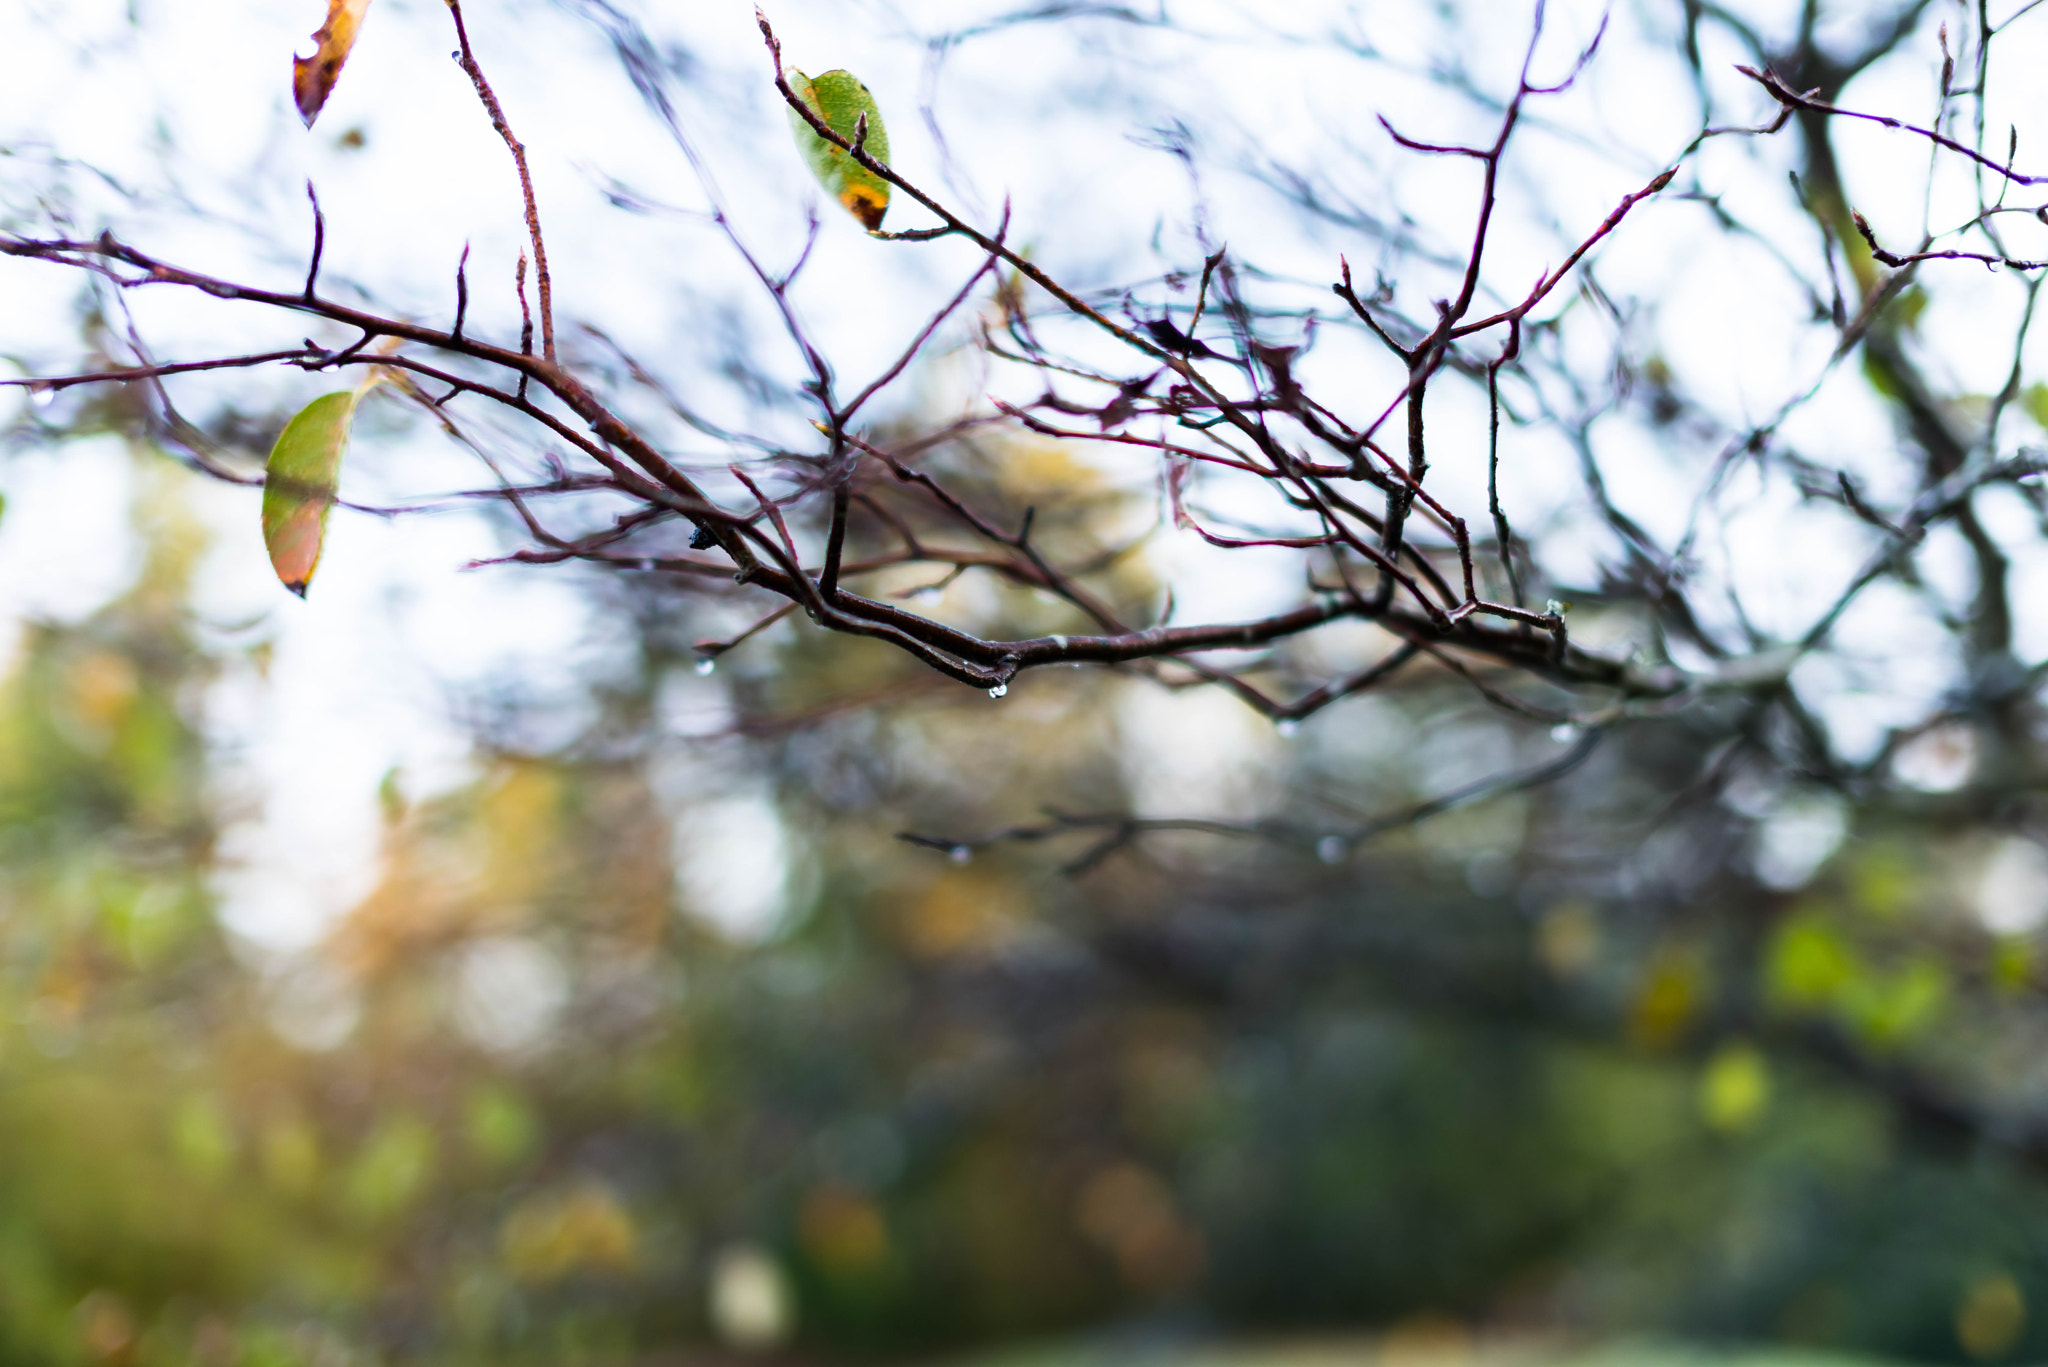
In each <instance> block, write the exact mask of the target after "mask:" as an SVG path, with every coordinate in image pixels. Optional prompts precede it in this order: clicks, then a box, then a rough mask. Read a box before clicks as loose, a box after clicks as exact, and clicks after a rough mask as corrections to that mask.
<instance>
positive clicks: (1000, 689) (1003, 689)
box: [988, 683, 1010, 698]
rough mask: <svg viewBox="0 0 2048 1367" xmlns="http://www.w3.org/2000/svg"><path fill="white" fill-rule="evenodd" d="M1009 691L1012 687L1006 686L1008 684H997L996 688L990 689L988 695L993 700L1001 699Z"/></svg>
mask: <svg viewBox="0 0 2048 1367" xmlns="http://www.w3.org/2000/svg"><path fill="white" fill-rule="evenodd" d="M1009 691H1010V686H1009V685H1008V684H1006V683H999V684H997V685H996V686H995V687H994V688H991V689H990V690H989V691H988V695H989V696H990V697H991V698H1000V697H1002V696H1003V694H1005V693H1007V692H1009Z"/></svg>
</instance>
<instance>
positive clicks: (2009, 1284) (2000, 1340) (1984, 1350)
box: [1956, 1272, 2027, 1362]
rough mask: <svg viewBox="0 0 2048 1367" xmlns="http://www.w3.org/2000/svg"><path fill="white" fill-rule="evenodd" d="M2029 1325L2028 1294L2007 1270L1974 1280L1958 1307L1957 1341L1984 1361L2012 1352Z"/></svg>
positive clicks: (1966, 1350)
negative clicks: (2023, 1292)
mask: <svg viewBox="0 0 2048 1367" xmlns="http://www.w3.org/2000/svg"><path fill="white" fill-rule="evenodd" d="M2026 1327H2027V1302H2026V1297H2025V1296H2023V1295H2022V1294H2021V1293H2020V1288H2019V1283H2018V1282H2015V1281H2014V1280H2013V1279H2012V1278H2011V1277H2010V1276H2008V1275H2007V1274H2005V1273H2003V1272H2000V1273H1996V1274H1994V1275H1992V1276H1989V1277H1984V1278H1981V1279H1980V1280H1978V1281H1976V1282H1973V1283H1971V1285H1970V1286H1969V1288H1968V1289H1967V1290H1966V1291H1964V1292H1963V1299H1962V1303H1961V1304H1960V1305H1958V1306H1957V1307H1956V1342H1957V1343H1959V1344H1961V1345H1962V1348H1963V1351H1964V1352H1966V1353H1968V1354H1969V1355H1970V1356H1971V1357H1973V1358H1976V1359H1977V1360H1978V1361H1980V1362H1982V1361H1985V1360H1986V1359H1989V1358H1998V1357H2004V1356H2005V1355H2006V1354H2007V1353H2009V1352H2011V1351H2012V1349H2013V1346H2014V1345H2015V1344H2017V1343H2018V1342H2019V1339H2020V1335H2021V1334H2022V1333H2023V1332H2024V1331H2025V1330H2026Z"/></svg>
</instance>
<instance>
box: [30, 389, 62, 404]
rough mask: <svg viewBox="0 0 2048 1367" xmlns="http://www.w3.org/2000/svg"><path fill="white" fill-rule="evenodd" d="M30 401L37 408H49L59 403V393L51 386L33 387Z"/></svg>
mask: <svg viewBox="0 0 2048 1367" xmlns="http://www.w3.org/2000/svg"><path fill="white" fill-rule="evenodd" d="M28 401H29V402H30V403H32V404H34V405H35V406H36V407H37V408H48V407H49V406H50V405H51V404H53V403H55V402H57V391H56V389H55V388H53V387H51V386H49V385H41V384H39V385H33V386H31V387H30V389H29V391H28Z"/></svg>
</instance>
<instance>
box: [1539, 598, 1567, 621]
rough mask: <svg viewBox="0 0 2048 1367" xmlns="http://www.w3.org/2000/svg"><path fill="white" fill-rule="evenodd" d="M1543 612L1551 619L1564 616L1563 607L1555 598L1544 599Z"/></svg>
mask: <svg viewBox="0 0 2048 1367" xmlns="http://www.w3.org/2000/svg"><path fill="white" fill-rule="evenodd" d="M1543 610H1544V611H1545V612H1547V613H1549V614H1550V615H1551V616H1552V617H1562V616H1564V611H1565V605H1564V604H1563V603H1561V602H1559V601H1558V600H1557V599H1555V598H1546V599H1544V600H1543Z"/></svg>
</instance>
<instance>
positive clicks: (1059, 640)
mask: <svg viewBox="0 0 2048 1367" xmlns="http://www.w3.org/2000/svg"><path fill="white" fill-rule="evenodd" d="M1052 643H1053V645H1054V646H1056V647H1058V648H1059V649H1061V650H1065V649H1066V648H1067V638H1066V637H1064V636H1055V637H1053V638H1052Z"/></svg>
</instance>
